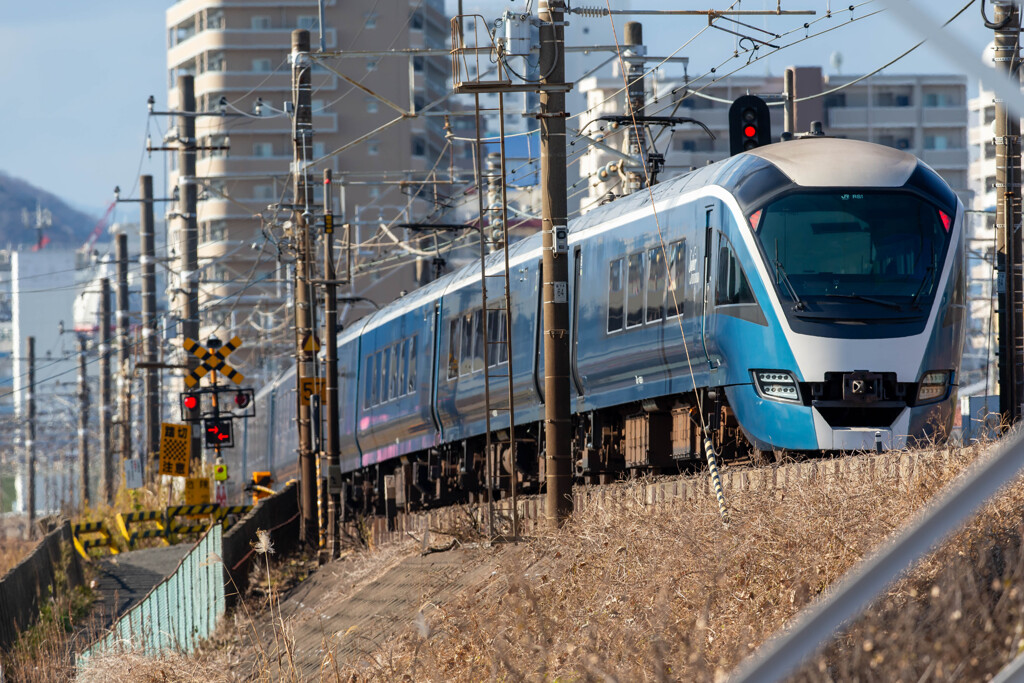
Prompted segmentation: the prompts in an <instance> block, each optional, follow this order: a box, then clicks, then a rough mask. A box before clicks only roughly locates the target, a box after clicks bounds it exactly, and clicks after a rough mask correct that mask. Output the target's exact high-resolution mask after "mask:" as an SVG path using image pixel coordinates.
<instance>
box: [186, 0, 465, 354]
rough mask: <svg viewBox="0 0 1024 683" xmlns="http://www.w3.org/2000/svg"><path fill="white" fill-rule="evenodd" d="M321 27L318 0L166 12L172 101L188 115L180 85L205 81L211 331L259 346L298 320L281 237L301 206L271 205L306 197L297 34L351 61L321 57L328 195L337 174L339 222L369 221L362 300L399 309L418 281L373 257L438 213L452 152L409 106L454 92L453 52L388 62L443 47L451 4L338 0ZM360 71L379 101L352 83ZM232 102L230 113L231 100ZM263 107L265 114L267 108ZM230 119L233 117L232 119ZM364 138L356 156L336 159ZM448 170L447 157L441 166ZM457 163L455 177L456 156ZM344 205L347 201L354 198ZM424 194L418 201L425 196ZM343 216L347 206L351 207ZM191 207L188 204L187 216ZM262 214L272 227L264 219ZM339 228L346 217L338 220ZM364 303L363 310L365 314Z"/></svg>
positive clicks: (203, 269) (203, 248) (204, 249)
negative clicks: (293, 170)
mask: <svg viewBox="0 0 1024 683" xmlns="http://www.w3.org/2000/svg"><path fill="white" fill-rule="evenodd" d="M323 9H324V26H323V31H322V36H321V27H320V21H319V16H318V11H319V8H318V3H317V2H316V0H290V1H289V2H283V3H282V2H277V1H272V0H179V1H178V2H175V3H174V4H172V5H171V7H170V8H169V9H168V10H167V13H166V25H167V66H168V73H167V88H168V94H167V101H168V104H169V107H170V108H175V107H177V106H179V93H178V92H177V78H178V76H179V75H182V74H191V75H193V76H194V78H195V81H194V82H195V96H196V103H197V109H198V111H199V112H203V113H206V114H209V116H199V117H198V118H197V121H196V132H197V142H198V144H199V145H200V146H201V147H217V146H229V147H230V149H229V150H228V151H223V150H207V151H200V152H199V154H198V157H197V164H196V166H197V168H196V173H197V176H198V179H199V183H200V201H199V208H198V225H199V266H200V272H199V274H198V281H199V291H200V309H201V311H202V314H201V321H200V322H201V326H202V331H201V336H204V338H205V335H206V334H207V333H209V332H210V331H213V330H215V329H216V330H217V334H218V335H219V336H221V338H228V337H230V336H231V335H232V334H239V335H240V336H241V337H243V339H244V340H246V341H247V342H248V343H249V344H250V345H259V343H260V341H261V340H263V339H267V338H269V336H270V335H272V334H274V333H273V332H272V331H273V330H278V333H277V336H278V337H282V338H286V337H287V334H286V333H282V332H281V330H282V329H283V326H285V322H286V320H287V317H286V313H287V311H286V309H285V307H284V304H285V301H286V299H287V296H288V292H289V291H290V284H289V276H288V267H287V262H288V261H289V260H290V259H289V258H288V256H287V254H286V252H284V257H283V258H282V253H283V252H281V251H280V250H279V249H278V247H277V242H278V240H279V239H280V238H281V236H282V233H283V228H282V225H283V224H284V222H285V221H286V220H287V219H288V218H290V215H289V212H288V211H279V212H275V211H272V210H270V209H268V207H269V206H271V205H275V204H277V203H284V204H290V203H291V202H292V189H291V188H292V182H291V177H290V175H289V171H290V167H291V163H292V155H293V151H292V132H291V118H290V116H289V112H290V110H291V106H292V105H291V101H292V94H291V66H290V65H289V63H288V55H289V52H290V50H291V34H292V31H293V30H295V29H300V28H301V29H308V30H309V31H310V42H311V46H312V51H313V52H314V53H317V52H318V51H319V50H320V45H321V40H322V45H323V51H324V52H325V53H332V52H338V51H339V50H344V51H345V52H346V54H345V55H342V56H338V57H331V58H327V57H324V58H320V57H315V58H314V64H313V69H312V86H313V94H312V108H313V127H314V133H313V156H314V158H315V159H317V160H322V161H320V162H318V163H317V164H316V170H315V175H316V177H315V178H313V182H314V185H315V186H316V188H317V195H316V196H317V201H318V202H319V201H322V184H321V183H320V182H319V177H320V175H321V172H322V170H323V169H325V168H330V169H332V171H333V173H334V177H335V187H336V188H340V187H343V188H344V189H343V191H340V192H339V194H338V195H335V196H334V206H335V209H334V212H335V214H336V215H339V216H341V217H342V218H343V220H344V221H347V222H350V223H352V224H353V225H354V226H355V228H356V229H355V231H354V238H355V239H356V241H357V242H358V244H359V245H360V246H359V247H358V248H357V253H358V255H359V257H360V258H359V261H358V262H359V264H360V267H361V268H362V272H363V275H361V276H359V277H358V278H357V282H356V284H355V287H354V291H353V292H352V293H353V294H358V295H360V296H365V297H369V298H371V299H373V300H375V301H377V302H378V303H381V304H382V303H387V302H388V301H390V300H391V299H393V298H394V297H395V296H396V295H397V294H398V292H400V291H401V290H403V289H411V288H412V287H413V286H415V284H416V280H415V269H414V268H412V267H404V266H403V267H394V266H393V265H389V266H380V267H374V266H373V264H371V263H370V261H372V260H373V259H374V258H375V257H383V256H384V255H385V254H386V253H388V252H389V250H391V249H393V248H394V244H393V242H390V241H389V240H387V239H384V238H382V237H381V236H380V225H381V223H384V224H387V223H389V222H392V221H395V220H396V219H400V217H405V218H404V219H406V220H414V219H415V217H416V214H417V213H422V212H424V211H425V210H429V209H431V208H433V203H432V201H431V196H432V192H431V191H430V190H432V189H433V188H432V187H428V188H427V189H423V190H421V191H419V192H417V190H420V186H419V184H418V182H417V181H419V180H421V179H422V178H423V175H424V173H425V172H426V171H428V170H429V169H431V168H432V167H434V165H435V164H436V163H437V162H438V160H439V158H440V157H441V153H442V150H443V149H444V143H445V139H444V132H445V131H444V120H443V118H441V117H440V116H419V117H415V118H408V117H407V118H405V119H404V120H401V121H399V122H397V123H391V125H387V124H389V123H390V122H392V121H394V120H395V119H396V118H399V117H401V116H402V115H401V113H400V112H398V111H396V109H395V107H398V108H400V109H403V110H405V111H409V110H411V109H416V110H420V109H422V108H423V107H424V106H426V104H428V103H430V102H433V101H434V100H436V99H438V98H439V97H442V96H443V95H444V93H445V92H446V79H447V77H448V63H447V60H446V59H445V58H444V57H440V56H426V57H425V56H418V55H413V54H410V53H408V52H406V53H405V54H404V55H403V56H397V57H396V56H387V55H384V54H383V53H384V52H385V51H387V50H409V49H413V48H443V47H444V46H445V41H446V39H447V37H448V32H449V28H448V21H447V19H446V18H445V17H444V11H443V10H444V8H443V2H442V0H422V1H421V0H380V1H372V2H371V1H370V0H358V1H357V2H346V3H342V2H339V1H338V0H325V2H324V3H323ZM339 74H341V75H344V76H346V77H347V78H348V79H350V81H355V82H358V83H360V84H362V85H363V86H365V87H366V88H368V89H369V90H371V91H372V94H371V93H368V92H366V91H364V90H361V89H359V88H358V87H356V86H354V85H353V84H352V83H351V82H350V81H347V80H345V78H342V77H341V75H339ZM225 103H226V104H225ZM257 103H259V105H260V106H259V109H260V110H261V111H260V115H259V116H256V115H255V114H254V110H255V109H256V108H257ZM222 111H223V112H225V113H226V114H229V115H228V116H219V115H218V114H219V113H220V112H222ZM359 138H364V139H363V141H362V142H360V143H358V144H354V145H351V147H349V148H348V149H346V150H345V151H342V152H339V153H337V154H334V155H333V156H330V154H331V153H332V152H334V151H335V150H338V149H339V148H341V147H343V146H345V145H349V144H350V143H352V142H353V141H355V140H357V139H359ZM168 158H169V163H170V166H171V172H170V174H169V183H170V186H171V188H173V187H175V186H177V184H178V169H177V168H176V166H175V164H176V155H174V154H170V155H168ZM442 161H443V160H442ZM442 168H447V162H446V161H443V163H442ZM339 195H340V196H339ZM414 195H416V196H420V197H422V198H421V199H414V198H413V196H414ZM339 206H340V207H341V208H339ZM180 210H181V209H180V208H179V209H178V211H180ZM260 215H262V218H259V217H258V216H260ZM339 222H340V221H339ZM183 230H184V228H183V221H180V220H172V221H171V222H170V226H169V233H168V245H169V252H170V255H171V256H172V257H173V258H177V259H178V260H177V261H176V262H175V263H173V264H172V274H171V276H170V282H169V293H172V295H173V290H174V289H175V288H181V287H182V285H183V277H185V276H187V275H188V274H187V273H183V272H182V271H183V269H182V263H181V260H180V259H181V258H182V256H183V255H182V254H181V249H180V248H176V246H175V245H178V244H182V243H183ZM361 313H362V311H361V310H360V309H358V308H356V309H354V310H352V311H348V309H346V314H348V315H359V314H361Z"/></svg>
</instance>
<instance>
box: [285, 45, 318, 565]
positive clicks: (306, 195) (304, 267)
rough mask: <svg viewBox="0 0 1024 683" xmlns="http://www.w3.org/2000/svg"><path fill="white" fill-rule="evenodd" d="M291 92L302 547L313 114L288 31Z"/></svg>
mask: <svg viewBox="0 0 1024 683" xmlns="http://www.w3.org/2000/svg"><path fill="white" fill-rule="evenodd" d="M291 57H292V92H293V93H295V98H296V101H295V103H294V107H295V115H294V119H293V120H292V121H293V125H292V139H293V141H294V159H293V164H292V169H293V172H292V177H293V178H294V179H295V181H294V184H293V201H294V205H293V207H292V208H293V214H294V215H293V219H292V223H293V225H294V226H295V227H294V228H293V229H294V231H295V232H294V237H295V247H296V255H295V347H296V353H295V360H296V373H295V377H296V381H297V382H298V385H297V387H296V389H297V391H296V392H295V397H296V400H297V401H298V406H297V408H298V410H297V413H296V414H297V415H298V428H299V505H300V508H301V510H302V524H301V526H300V528H299V541H300V542H302V543H305V544H306V546H307V547H313V546H314V544H318V543H319V524H318V522H317V481H316V460H315V457H316V455H315V453H313V438H312V422H311V410H310V405H309V403H308V402H307V401H303V400H302V380H303V379H304V378H307V377H315V376H316V371H315V367H314V362H315V354H314V353H313V352H311V351H306V348H305V347H306V341H307V340H308V339H310V338H311V336H312V334H313V330H314V329H315V328H316V316H315V315H314V310H313V306H314V305H315V304H316V302H315V300H314V299H313V297H311V296H310V261H311V259H310V244H309V219H310V218H312V207H313V186H312V184H311V183H310V182H309V179H308V178H307V174H308V169H307V164H308V163H309V162H310V161H311V160H312V158H313V115H312V108H311V106H310V105H311V99H310V98H311V93H312V75H311V73H310V69H311V68H312V63H311V60H310V57H309V31H306V30H305V29H297V30H295V31H292V54H291Z"/></svg>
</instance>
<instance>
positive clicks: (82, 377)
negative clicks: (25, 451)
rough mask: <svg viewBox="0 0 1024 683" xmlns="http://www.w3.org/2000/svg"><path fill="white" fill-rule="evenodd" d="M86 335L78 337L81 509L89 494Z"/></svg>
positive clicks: (85, 503)
mask: <svg viewBox="0 0 1024 683" xmlns="http://www.w3.org/2000/svg"><path fill="white" fill-rule="evenodd" d="M85 349H86V340H85V337H79V338H78V463H79V464H78V477H79V479H78V486H79V491H80V495H79V509H82V510H84V509H85V508H86V507H87V506H88V505H89V503H90V502H91V500H92V499H91V498H90V496H89V377H88V375H86V372H85Z"/></svg>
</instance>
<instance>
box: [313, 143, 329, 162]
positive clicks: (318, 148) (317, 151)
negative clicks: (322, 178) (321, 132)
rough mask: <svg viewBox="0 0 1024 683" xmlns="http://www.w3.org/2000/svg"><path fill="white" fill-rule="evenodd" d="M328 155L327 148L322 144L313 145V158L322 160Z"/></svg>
mask: <svg viewBox="0 0 1024 683" xmlns="http://www.w3.org/2000/svg"><path fill="white" fill-rule="evenodd" d="M326 154H327V146H326V145H325V144H324V143H322V142H314V143H313V158H314V159H322V158H323V157H324V155H326Z"/></svg>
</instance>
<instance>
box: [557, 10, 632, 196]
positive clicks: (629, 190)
mask: <svg viewBox="0 0 1024 683" xmlns="http://www.w3.org/2000/svg"><path fill="white" fill-rule="evenodd" d="M624 42H625V47H626V54H625V56H624V61H625V62H626V64H627V65H628V70H627V72H626V116H631V117H632V118H633V119H634V120H635V121H636V123H634V124H633V125H631V126H629V129H628V138H627V140H628V149H627V151H626V153H627V154H629V156H631V157H633V158H634V159H636V160H637V162H638V163H639V164H640V170H636V171H630V172H629V174H628V175H627V177H628V178H629V184H628V185H627V187H626V192H627V193H632V192H636V191H637V190H639V189H640V188H641V187H643V186H644V184H645V182H644V172H643V169H645V168H646V167H647V137H646V135H644V123H643V121H641V119H643V118H644V105H645V102H644V88H645V82H646V79H645V78H644V56H645V55H646V54H647V48H646V47H644V29H643V25H642V24H641V23H640V22H639V21H628V22H626V34H625V41H624ZM560 54H561V53H560ZM563 71H564V68H563ZM563 99H564V96H563ZM563 175H564V174H563Z"/></svg>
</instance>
